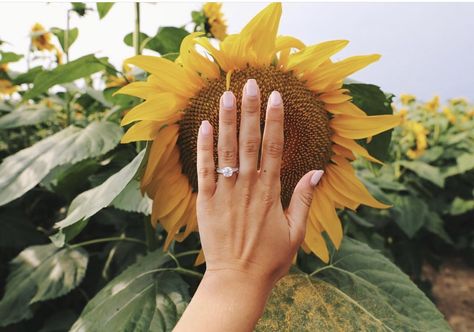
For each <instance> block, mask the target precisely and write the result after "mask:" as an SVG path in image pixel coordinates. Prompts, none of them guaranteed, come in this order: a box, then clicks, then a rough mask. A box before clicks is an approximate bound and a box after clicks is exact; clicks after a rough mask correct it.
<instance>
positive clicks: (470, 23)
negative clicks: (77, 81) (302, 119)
mask: <svg viewBox="0 0 474 332" xmlns="http://www.w3.org/2000/svg"><path fill="white" fill-rule="evenodd" d="M88 6H90V7H95V4H92V3H89V4H88ZM141 6H142V17H141V21H142V31H143V32H145V33H147V34H149V35H154V34H155V32H156V30H157V29H158V27H159V26H167V25H174V26H176V25H183V24H185V23H187V22H189V21H190V12H191V10H197V9H199V8H200V4H199V3H186V2H179V3H158V4H151V3H143V4H142V5H141ZM264 6H265V3H225V4H224V5H223V11H224V14H225V16H226V18H227V20H228V24H229V32H231V33H233V32H234V33H235V32H238V31H240V29H241V28H242V27H243V25H244V24H245V23H246V22H248V21H249V20H250V19H251V18H252V17H253V16H254V15H255V14H256V13H257V12H258V11H259V10H260V9H262V8H263V7H264ZM69 7H70V5H69V4H68V3H51V4H46V3H44V4H43V3H14V2H10V3H8V2H7V3H5V2H2V3H0V13H1V15H0V16H1V18H2V19H1V20H0V39H3V40H5V41H7V42H9V43H10V44H11V45H7V47H4V48H3V49H4V50H11V51H15V52H18V53H26V50H27V48H28V43H29V42H28V33H29V29H30V28H31V26H32V25H33V24H34V23H35V22H40V23H41V24H43V25H44V26H45V27H46V28H48V29H49V28H51V27H55V26H56V27H61V28H65V26H66V10H67V8H69ZM71 26H72V27H78V28H79V30H80V32H79V37H78V40H77V41H76V43H75V44H74V45H73V46H72V47H71V52H70V55H71V58H72V59H74V58H77V57H80V56H82V55H85V54H88V53H96V54H97V56H108V57H109V58H110V61H111V62H112V63H113V64H114V65H116V66H120V65H121V63H122V61H123V60H124V59H125V58H127V57H129V56H132V55H133V49H132V48H131V47H128V46H126V45H125V44H123V42H122V40H123V37H124V36H125V35H126V34H127V33H129V32H131V31H132V30H133V26H134V11H133V4H132V3H118V4H116V5H115V6H114V7H113V8H112V10H111V11H110V13H109V14H108V16H107V17H106V18H105V19H103V20H102V21H100V20H99V18H98V15H97V13H96V12H93V13H89V14H88V15H86V16H85V17H83V18H78V17H77V16H74V17H73V19H72V21H71ZM280 34H283V35H293V36H295V37H297V38H299V39H301V40H303V41H304V42H305V43H306V44H314V43H319V42H322V41H326V40H330V39H348V40H350V41H351V43H350V44H349V46H348V47H347V48H346V49H345V50H344V51H342V52H341V53H339V54H338V55H337V56H336V57H334V58H333V59H335V60H340V59H342V58H344V57H347V56H351V55H359V54H369V53H380V54H382V59H381V60H380V61H379V62H378V63H375V64H373V65H371V66H370V67H368V68H366V69H364V70H363V71H361V72H360V73H357V74H355V75H354V76H353V78H354V79H357V80H360V81H363V82H367V83H373V84H377V85H379V86H381V87H382V88H383V89H384V90H385V91H390V92H393V93H396V94H398V93H403V92H410V93H413V94H415V95H417V96H419V97H420V98H423V99H428V98H431V97H432V96H433V95H434V94H439V95H440V96H441V97H442V99H447V98H452V97H459V96H464V97H468V98H469V99H470V100H471V101H472V100H474V55H473V50H474V3H457V4H455V3H386V4H382V3H284V4H283V15H282V19H281V24H280ZM25 66H26V64H25V62H24V61H21V62H19V63H18V64H15V65H14V66H12V69H18V70H20V69H23V68H25Z"/></svg>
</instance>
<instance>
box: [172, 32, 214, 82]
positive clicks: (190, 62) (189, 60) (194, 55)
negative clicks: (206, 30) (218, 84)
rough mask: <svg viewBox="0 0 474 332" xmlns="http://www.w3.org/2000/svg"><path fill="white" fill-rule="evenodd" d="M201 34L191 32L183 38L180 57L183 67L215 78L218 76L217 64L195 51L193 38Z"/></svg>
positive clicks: (206, 76) (208, 77)
mask: <svg viewBox="0 0 474 332" xmlns="http://www.w3.org/2000/svg"><path fill="white" fill-rule="evenodd" d="M202 34H203V33H202V32H195V33H191V34H189V35H188V36H186V37H185V38H184V39H183V41H182V42H181V48H180V58H181V60H182V63H183V66H184V68H185V69H187V70H190V71H192V72H194V73H200V74H202V75H203V76H204V77H205V78H207V79H217V78H219V77H220V70H219V66H217V64H216V63H214V62H212V61H210V60H209V59H207V58H206V57H204V56H202V55H201V54H199V53H198V52H197V51H196V48H195V45H196V41H195V38H196V37H197V36H200V35H202Z"/></svg>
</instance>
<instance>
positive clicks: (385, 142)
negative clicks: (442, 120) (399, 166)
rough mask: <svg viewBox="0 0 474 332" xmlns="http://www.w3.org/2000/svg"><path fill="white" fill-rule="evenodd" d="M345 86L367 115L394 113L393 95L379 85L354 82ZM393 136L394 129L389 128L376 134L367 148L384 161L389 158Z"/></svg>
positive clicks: (353, 100)
mask: <svg viewBox="0 0 474 332" xmlns="http://www.w3.org/2000/svg"><path fill="white" fill-rule="evenodd" d="M344 88H346V89H349V91H350V94H351V96H352V102H353V103H354V104H355V105H357V106H358V107H360V108H361V109H362V110H364V111H365V113H367V115H383V114H393V110H392V106H391V103H392V98H393V96H388V97H387V96H386V95H385V94H384V92H383V91H382V90H381V89H380V88H379V87H378V86H376V85H372V84H362V83H352V84H344ZM391 138H392V130H388V131H386V132H383V133H381V134H378V135H376V136H374V137H373V138H372V140H371V141H370V143H368V144H366V148H367V150H368V151H369V152H370V154H371V155H373V156H374V157H376V158H378V159H380V160H382V161H384V160H387V158H388V156H389V153H388V147H389V145H390V140H391Z"/></svg>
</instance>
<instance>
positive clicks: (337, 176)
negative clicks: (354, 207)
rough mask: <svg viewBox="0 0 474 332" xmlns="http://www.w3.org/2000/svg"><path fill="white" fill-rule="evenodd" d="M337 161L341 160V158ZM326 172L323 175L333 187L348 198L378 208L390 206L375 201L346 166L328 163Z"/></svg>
mask: <svg viewBox="0 0 474 332" xmlns="http://www.w3.org/2000/svg"><path fill="white" fill-rule="evenodd" d="M339 162H342V158H341V159H340V161H339ZM346 162H347V161H346ZM347 164H349V163H347ZM349 165H350V164H349ZM326 173H327V174H325V176H326V177H327V178H328V181H329V183H331V185H332V186H333V188H334V189H335V190H337V191H338V192H339V193H340V194H341V195H343V196H345V197H347V198H349V199H350V200H352V201H356V202H359V203H361V204H364V205H367V206H372V207H374V208H378V209H387V208H389V207H390V205H386V204H383V203H381V202H379V201H377V200H376V199H375V198H374V197H373V196H372V195H371V194H370V193H369V191H368V190H367V189H366V188H365V187H364V185H363V184H362V183H361V182H360V180H359V179H358V178H357V176H356V175H355V173H354V172H353V171H352V172H351V171H349V170H348V169H347V168H344V167H340V166H339V165H328V166H327V167H326Z"/></svg>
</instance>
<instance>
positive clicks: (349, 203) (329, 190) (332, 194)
mask: <svg viewBox="0 0 474 332" xmlns="http://www.w3.org/2000/svg"><path fill="white" fill-rule="evenodd" d="M318 186H320V187H321V190H323V191H324V192H325V193H326V194H327V195H328V197H329V199H332V200H333V201H334V202H335V203H337V204H339V205H340V206H342V207H347V208H349V209H351V210H353V211H355V210H356V209H357V208H358V207H359V205H360V203H359V202H357V201H354V200H351V199H350V198H348V197H346V196H344V195H341V194H340V193H339V192H338V191H337V190H336V189H335V188H334V187H333V186H332V185H331V183H330V182H329V180H328V179H327V177H325V176H323V178H322V179H321V181H320V183H319V184H318Z"/></svg>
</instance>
